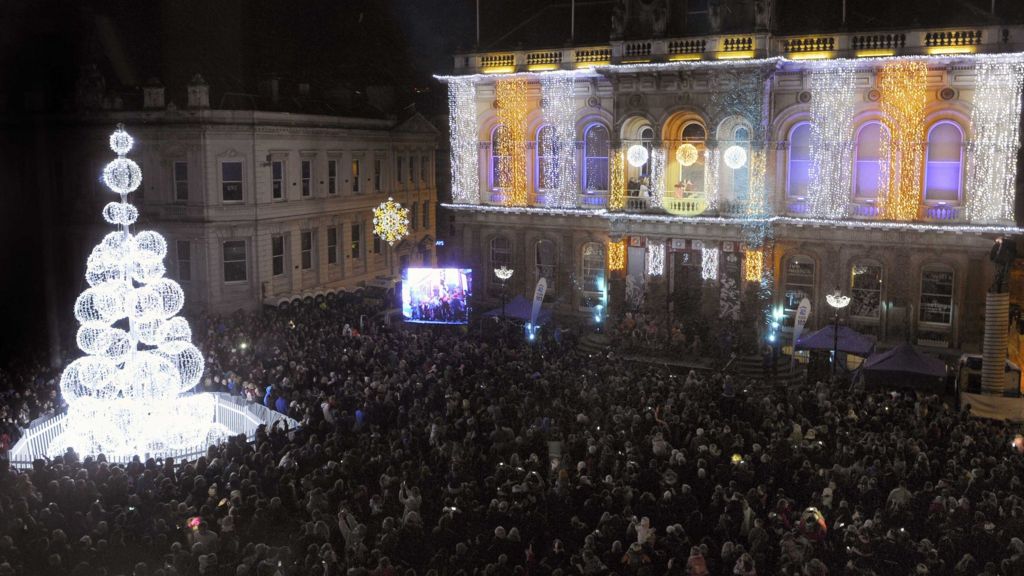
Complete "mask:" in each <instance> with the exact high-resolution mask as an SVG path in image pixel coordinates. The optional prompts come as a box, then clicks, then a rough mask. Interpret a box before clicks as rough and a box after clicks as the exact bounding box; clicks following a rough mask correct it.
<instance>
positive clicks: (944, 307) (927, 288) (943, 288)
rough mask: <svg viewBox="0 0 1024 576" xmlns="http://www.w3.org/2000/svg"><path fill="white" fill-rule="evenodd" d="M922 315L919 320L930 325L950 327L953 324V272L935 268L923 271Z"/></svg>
mask: <svg viewBox="0 0 1024 576" xmlns="http://www.w3.org/2000/svg"><path fill="white" fill-rule="evenodd" d="M920 308H921V314H920V316H919V317H918V319H919V320H920V321H921V322H926V323H928V324H939V325H943V326H949V325H950V324H952V323H953V271H952V270H950V269H949V268H945V267H940V266H934V267H927V268H925V269H924V270H922V271H921V306H920Z"/></svg>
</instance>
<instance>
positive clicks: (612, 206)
mask: <svg viewBox="0 0 1024 576" xmlns="http://www.w3.org/2000/svg"><path fill="white" fill-rule="evenodd" d="M610 156H611V158H610V160H611V164H612V170H611V177H612V181H611V182H610V187H611V190H610V193H609V195H608V209H609V210H622V209H623V208H625V207H626V158H625V152H624V151H623V150H622V149H621V148H618V149H615V148H613V149H612V151H611V154H610Z"/></svg>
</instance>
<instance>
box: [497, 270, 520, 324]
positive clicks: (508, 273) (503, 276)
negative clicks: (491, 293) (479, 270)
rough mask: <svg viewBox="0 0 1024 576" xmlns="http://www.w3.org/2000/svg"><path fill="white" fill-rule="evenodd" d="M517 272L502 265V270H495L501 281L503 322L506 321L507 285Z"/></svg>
mask: <svg viewBox="0 0 1024 576" xmlns="http://www.w3.org/2000/svg"><path fill="white" fill-rule="evenodd" d="M514 272H515V270H513V269H512V268H509V267H507V266H504V265H502V267H501V268H495V269H494V275H495V276H497V277H498V280H501V320H502V322H504V321H505V301H506V300H507V299H508V290H506V286H505V283H506V282H508V279H509V278H511V277H512V274H513V273H514Z"/></svg>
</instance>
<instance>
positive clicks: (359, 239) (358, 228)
mask: <svg viewBox="0 0 1024 576" xmlns="http://www.w3.org/2000/svg"><path fill="white" fill-rule="evenodd" d="M375 237H376V236H375ZM351 241H352V244H351V246H350V250H351V252H350V254H351V256H352V258H353V259H359V258H362V257H363V251H362V250H363V226H362V224H353V225H352V234H351Z"/></svg>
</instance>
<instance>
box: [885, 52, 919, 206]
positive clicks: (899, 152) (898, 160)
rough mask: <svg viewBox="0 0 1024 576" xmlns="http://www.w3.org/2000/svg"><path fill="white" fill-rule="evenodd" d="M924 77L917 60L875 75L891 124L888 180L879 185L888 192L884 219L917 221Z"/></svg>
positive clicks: (902, 63) (900, 64) (889, 66)
mask: <svg viewBox="0 0 1024 576" xmlns="http://www.w3.org/2000/svg"><path fill="white" fill-rule="evenodd" d="M927 77H928V66H927V64H925V63H924V62H922V61H919V60H917V61H913V60H912V61H899V62H893V63H891V64H886V65H885V67H883V68H882V70H881V72H879V74H878V89H879V92H881V98H880V107H881V110H882V113H884V114H885V115H886V116H887V117H888V119H889V122H890V124H889V129H890V143H889V150H888V152H889V157H888V159H889V170H888V172H889V181H888V182H882V183H881V184H883V189H887V191H886V194H885V198H884V199H883V200H882V211H881V215H882V218H884V219H886V220H901V221H910V220H914V219H916V218H917V211H918V206H919V205H920V198H921V167H922V164H923V161H924V146H923V144H922V140H923V138H922V132H923V130H922V129H923V125H924V108H925V104H926V103H927V95H926V92H925V90H926V88H927ZM886 184H887V187H886V186H885V185H886Z"/></svg>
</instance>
